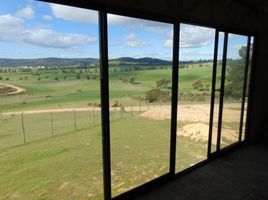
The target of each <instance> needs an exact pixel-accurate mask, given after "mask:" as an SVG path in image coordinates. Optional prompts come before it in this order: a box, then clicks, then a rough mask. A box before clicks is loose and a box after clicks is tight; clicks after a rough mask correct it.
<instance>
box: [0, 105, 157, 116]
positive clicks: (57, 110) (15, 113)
mask: <svg viewBox="0 0 268 200" xmlns="http://www.w3.org/2000/svg"><path fill="white" fill-rule="evenodd" d="M156 107H157V106H150V107H148V106H141V107H140V106H133V107H131V106H129V107H124V111H125V112H131V111H133V112H140V111H141V112H145V111H148V109H155V108H156ZM93 110H94V111H96V112H100V111H101V108H100V107H94V108H93V107H83V108H58V109H42V110H25V111H17V112H6V113H1V115H20V114H26V115H27V114H42V113H59V112H73V111H76V112H85V111H93ZM120 110H121V108H120V107H114V108H110V111H111V112H112V111H120Z"/></svg>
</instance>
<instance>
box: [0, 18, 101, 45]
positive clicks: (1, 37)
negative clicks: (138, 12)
mask: <svg viewBox="0 0 268 200" xmlns="http://www.w3.org/2000/svg"><path fill="white" fill-rule="evenodd" d="M0 41H5V42H16V43H26V44H32V45H36V46H40V47H49V48H58V49H68V48H72V47H75V46H80V45H85V44H89V43H92V42H95V41H97V38H96V37H91V36H86V35H81V34H66V33H60V32H55V31H53V30H51V29H49V28H43V27H32V26H27V25H25V23H24V20H23V19H21V18H18V17H15V16H12V15H0Z"/></svg>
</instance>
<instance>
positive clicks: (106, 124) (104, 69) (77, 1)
mask: <svg viewBox="0 0 268 200" xmlns="http://www.w3.org/2000/svg"><path fill="white" fill-rule="evenodd" d="M37 1H42V2H48V3H56V4H61V5H68V6H72V7H79V8H85V9H92V10H96V11H99V36H100V40H99V45H100V69H101V70H100V76H101V78H100V82H101V83H100V86H101V105H102V106H101V113H102V136H103V138H102V140H103V144H102V149H103V171H104V172H103V180H104V183H103V184H104V186H103V187H104V200H110V199H116V200H117V199H120V200H121V199H132V198H134V197H136V196H138V195H141V194H143V193H145V192H146V191H148V190H150V189H152V188H155V187H157V186H159V185H161V184H164V183H166V182H169V181H171V180H173V179H174V178H178V177H181V176H183V175H185V174H187V173H188V172H191V171H192V170H194V169H196V168H198V167H199V166H202V165H204V164H206V163H207V162H209V161H211V160H213V159H215V158H217V157H220V156H222V155H224V154H225V153H227V152H229V151H232V150H233V149H234V148H237V147H238V146H240V145H243V144H244V143H246V141H247V139H248V130H249V125H248V123H249V121H250V110H251V109H252V108H251V107H252V106H251V98H252V96H253V93H252V87H253V84H252V82H253V81H254V79H255V77H254V69H255V67H254V66H255V56H256V55H255V54H256V40H257V34H256V33H255V32H250V31H245V30H239V29H238V28H237V29H231V28H227V27H219V26H217V25H208V24H200V23H195V22H193V21H190V20H188V21H187V20H182V19H179V18H172V17H167V16H163V15H162V16H161V15H157V14H155V13H150V12H140V11H137V10H132V9H125V8H120V7H119V6H111V7H107V6H106V5H105V4H104V3H99V2H89V1H83V0H69V1H67V0H37ZM108 13H109V14H117V15H122V16H128V17H135V18H139V19H145V20H152V21H157V22H164V23H169V24H173V32H174V34H173V61H172V62H173V65H172V108H171V115H172V118H171V124H170V126H171V129H170V134H171V137H170V172H169V173H167V174H165V175H163V176H160V177H158V178H156V179H154V180H152V181H149V182H147V183H144V184H143V185H141V186H138V187H136V188H134V189H132V190H130V191H127V192H125V193H123V194H120V195H118V196H116V197H114V198H112V197H111V157H110V156H111V152H110V119H109V94H108V93H107V91H109V83H108V82H109V77H108V73H109V71H108V40H107V14H108ZM181 23H184V24H188V25H195V26H202V27H208V28H213V29H215V30H216V31H215V34H216V33H217V32H225V33H233V34H239V35H244V36H248V37H251V38H253V37H254V43H253V54H252V62H251V74H250V81H249V97H248V112H247V116H246V119H244V120H245V121H246V124H245V126H246V132H245V137H246V139H245V141H241V140H239V141H238V142H236V143H234V144H232V145H230V146H228V147H226V148H223V149H221V150H220V151H218V152H217V153H216V154H215V153H212V154H211V152H210V148H211V131H209V141H208V156H207V159H206V160H204V161H201V162H199V163H197V164H196V165H194V166H192V167H189V168H187V169H185V170H183V171H181V172H179V173H177V174H176V173H175V163H176V126H177V116H178V113H177V106H178V105H177V98H178V79H179V78H178V73H179V31H180V30H179V25H180V24H181ZM215 38H216V36H215ZM216 43H218V42H215V46H214V48H215V47H216ZM217 45H218V44H217ZM214 54H215V50H214ZM216 58H217V57H216ZM214 59H215V55H214ZM247 59H248V58H247ZM214 62H215V61H214ZM247 65H249V64H248V62H247ZM213 67H214V64H213ZM247 68H248V67H247ZM213 74H214V72H213ZM213 76H214V75H213ZM214 81H215V80H214ZM212 83H213V82H212ZM214 89H215V88H214ZM244 90H245V88H244ZM243 98H245V97H244V96H243ZM244 101H245V100H243V102H244ZM213 109H214V108H211V110H210V112H212V110H213ZM212 115H213V114H212Z"/></svg>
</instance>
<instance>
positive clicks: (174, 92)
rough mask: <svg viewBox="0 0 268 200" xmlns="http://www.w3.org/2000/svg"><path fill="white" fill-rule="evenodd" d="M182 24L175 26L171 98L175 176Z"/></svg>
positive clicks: (171, 142) (177, 23)
mask: <svg viewBox="0 0 268 200" xmlns="http://www.w3.org/2000/svg"><path fill="white" fill-rule="evenodd" d="M179 37H180V23H179V22H175V23H174V24H173V62H172V98H171V128H170V168H169V169H170V173H171V175H175V166H176V140H177V107H178V82H179V74H178V73H179V41H180V38H179Z"/></svg>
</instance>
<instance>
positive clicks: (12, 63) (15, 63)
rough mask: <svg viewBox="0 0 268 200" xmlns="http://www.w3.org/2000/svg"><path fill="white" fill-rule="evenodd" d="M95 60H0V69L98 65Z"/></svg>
mask: <svg viewBox="0 0 268 200" xmlns="http://www.w3.org/2000/svg"><path fill="white" fill-rule="evenodd" d="M98 62H99V61H98V59H96V58H36V59H7V58H0V67H23V66H68V65H85V64H92V63H93V64H94V63H98Z"/></svg>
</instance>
